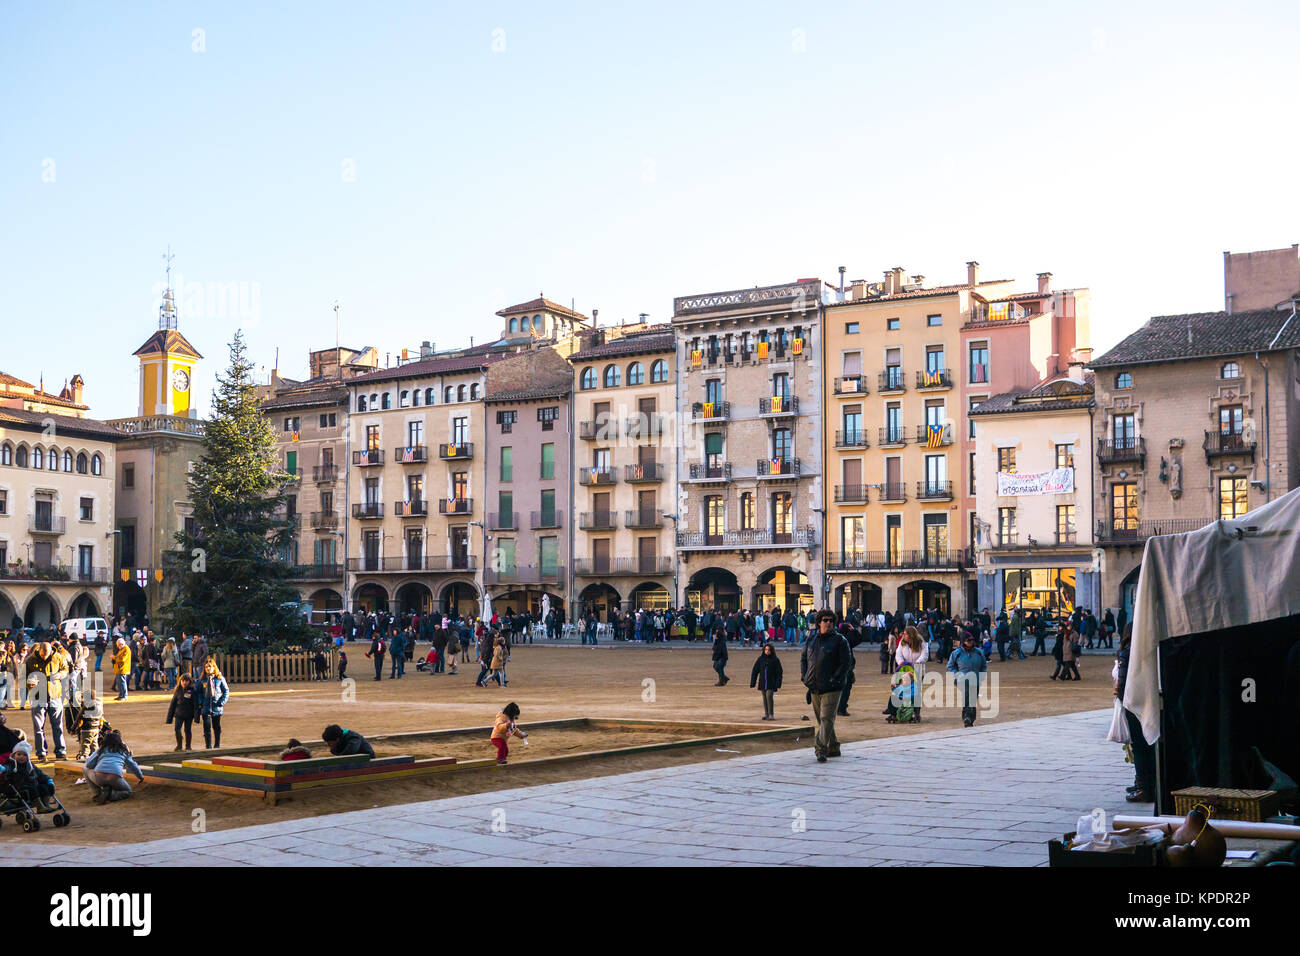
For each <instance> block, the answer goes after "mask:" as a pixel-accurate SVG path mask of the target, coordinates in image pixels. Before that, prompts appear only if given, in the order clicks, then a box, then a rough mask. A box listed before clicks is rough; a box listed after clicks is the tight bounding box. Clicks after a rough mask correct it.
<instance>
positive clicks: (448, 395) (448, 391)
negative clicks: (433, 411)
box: [442, 385, 456, 405]
mask: <svg viewBox="0 0 1300 956" xmlns="http://www.w3.org/2000/svg"><path fill="white" fill-rule="evenodd" d="M455 394H456V393H455V391H454V390H453V389H452V387H451V386H450V385H448V386H447V387H446V388H444V389H443V390H442V401H443V404H445V405H450V404H451V402H452V396H453V395H455Z"/></svg>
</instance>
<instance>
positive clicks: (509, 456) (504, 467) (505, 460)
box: [501, 445, 515, 481]
mask: <svg viewBox="0 0 1300 956" xmlns="http://www.w3.org/2000/svg"><path fill="white" fill-rule="evenodd" d="M514 477H515V450H514V449H513V448H512V447H510V446H509V445H507V446H506V447H504V448H502V449H501V480H502V481H514Z"/></svg>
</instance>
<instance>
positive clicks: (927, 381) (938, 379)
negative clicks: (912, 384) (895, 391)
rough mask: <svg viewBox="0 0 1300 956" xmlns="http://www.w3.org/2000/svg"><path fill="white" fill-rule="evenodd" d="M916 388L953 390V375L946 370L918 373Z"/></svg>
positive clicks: (939, 369)
mask: <svg viewBox="0 0 1300 956" xmlns="http://www.w3.org/2000/svg"><path fill="white" fill-rule="evenodd" d="M916 387H917V388H918V389H923V390H924V389H933V388H952V373H951V372H950V371H949V370H948V369H946V368H938V369H934V370H933V371H930V370H925V371H921V372H917V373H916Z"/></svg>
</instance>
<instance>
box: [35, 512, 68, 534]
mask: <svg viewBox="0 0 1300 956" xmlns="http://www.w3.org/2000/svg"><path fill="white" fill-rule="evenodd" d="M67 530H68V519H67V518H65V517H64V516H63V515H34V514H29V515H28V516H27V531H28V532H29V533H31V534H66V533H67Z"/></svg>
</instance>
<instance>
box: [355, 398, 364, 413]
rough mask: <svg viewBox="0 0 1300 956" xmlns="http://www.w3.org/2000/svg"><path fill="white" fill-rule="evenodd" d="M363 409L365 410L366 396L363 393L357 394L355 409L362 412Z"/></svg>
mask: <svg viewBox="0 0 1300 956" xmlns="http://www.w3.org/2000/svg"><path fill="white" fill-rule="evenodd" d="M365 410H366V396H364V395H358V396H357V411H359V412H364V411H365Z"/></svg>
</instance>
